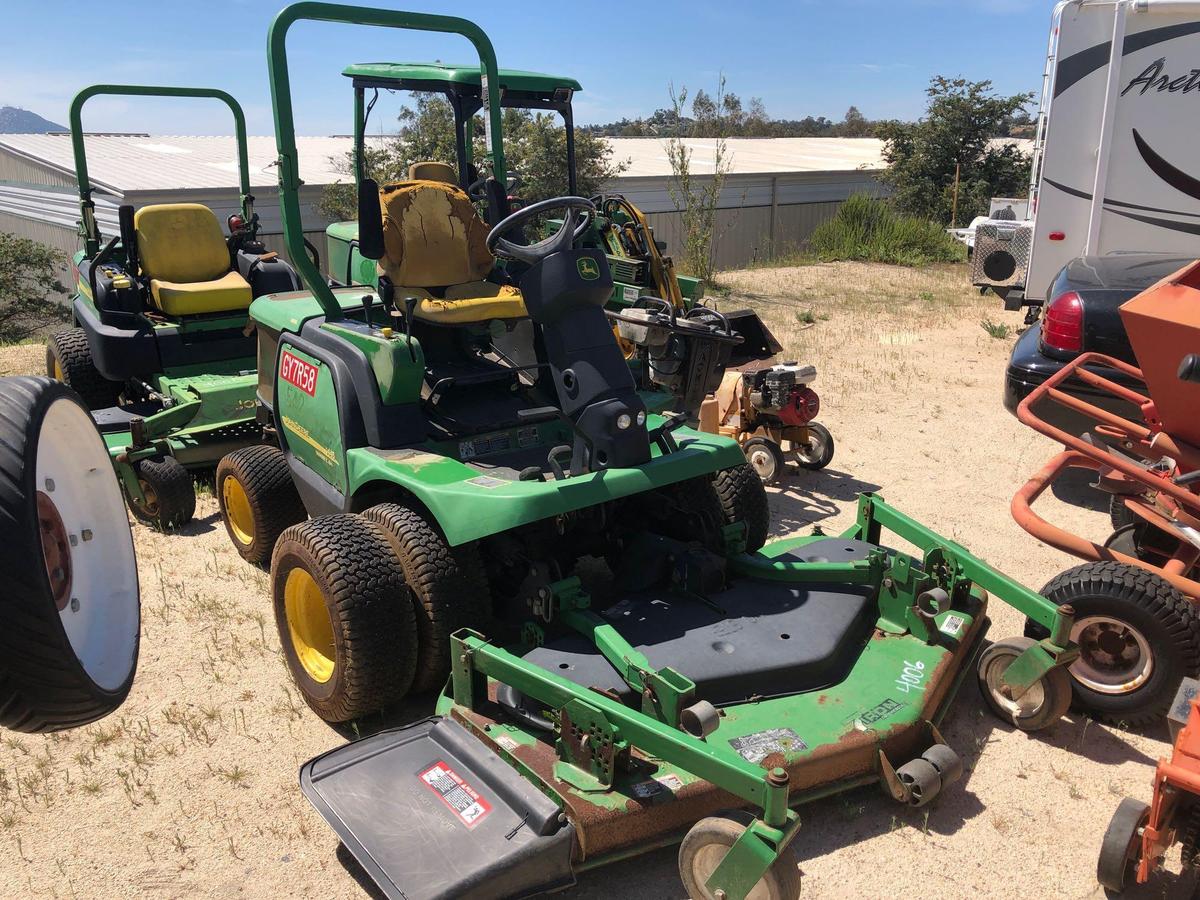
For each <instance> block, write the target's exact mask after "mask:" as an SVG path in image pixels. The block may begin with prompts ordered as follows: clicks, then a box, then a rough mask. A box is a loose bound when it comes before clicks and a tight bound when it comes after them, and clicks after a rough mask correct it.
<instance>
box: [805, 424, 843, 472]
mask: <svg viewBox="0 0 1200 900" xmlns="http://www.w3.org/2000/svg"><path fill="white" fill-rule="evenodd" d="M834 446H835V445H834V441H833V435H832V434H831V433H830V431H829V429H828V428H826V427H825V426H824V425H822V424H821V423H820V422H809V423H808V444H807V445H800V444H797V445H796V462H797V463H799V464H800V466H801V467H803V468H805V469H809V470H810V471H813V472H818V471H820V470H821V469H823V468H825V467H826V466H827V465H829V464H830V463H831V462H833V451H834Z"/></svg>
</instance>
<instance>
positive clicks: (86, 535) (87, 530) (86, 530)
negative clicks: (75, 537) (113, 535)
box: [79, 528, 95, 541]
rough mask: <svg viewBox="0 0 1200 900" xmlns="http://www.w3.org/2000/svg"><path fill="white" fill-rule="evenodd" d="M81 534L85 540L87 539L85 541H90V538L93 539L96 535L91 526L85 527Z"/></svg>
mask: <svg viewBox="0 0 1200 900" xmlns="http://www.w3.org/2000/svg"><path fill="white" fill-rule="evenodd" d="M79 536H80V537H81V538H83V540H85V541H90V540H91V539H92V538H93V537H94V536H95V535H93V534H92V529H90V528H84V529H83V530H82V531H81V532H80V534H79Z"/></svg>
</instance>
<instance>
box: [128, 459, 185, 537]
mask: <svg viewBox="0 0 1200 900" xmlns="http://www.w3.org/2000/svg"><path fill="white" fill-rule="evenodd" d="M133 472H134V475H135V476H137V480H138V483H139V484H140V485H141V488H142V494H143V495H144V496H145V498H146V500H145V502H144V503H143V502H141V501H137V500H134V499H133V498H132V497H130V496H129V493H128V492H126V494H125V499H126V500H127V501H128V502H129V511H130V512H131V513H133V517H134V518H135V519H137V520H138V521H139V522H141V523H142V524H143V525H149V526H150V527H151V528H157V529H158V530H159V531H174V530H175V529H177V528H182V527H183V526H184V525H186V524H187V523H188V522H190V521H192V517H193V516H194V515H195V514H196V485H195V482H193V481H192V473H191V472H189V471H188V470H187V469H185V468H184V467H183V465H182V464H181V463H180V462H179V460H177V459H176V458H175V457H173V456H151V457H148V458H147V459H140V460H138V461H137V462H135V463H134V464H133Z"/></svg>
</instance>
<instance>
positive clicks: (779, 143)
mask: <svg viewBox="0 0 1200 900" xmlns="http://www.w3.org/2000/svg"><path fill="white" fill-rule="evenodd" d="M610 143H611V145H612V148H613V156H614V158H615V159H617V160H621V161H624V160H628V161H629V166H628V168H627V169H626V170H625V171H624V172H623V173H622V177H623V178H640V177H648V178H654V177H662V176H664V175H670V174H671V165H670V161H669V159H668V157H667V151H666V141H665V140H664V139H661V138H613V139H611V140H610ZM684 143H685V144H686V145H687V146H688V147H689V148H691V150H692V161H691V165H692V171H693V173H695V174H697V175H706V174H711V173H712V169H713V149H714V145H715V141H714V140H710V139H701V138H688V139H686V140H685V142H684ZM1018 143H1022V144H1029V145H1031V144H1032V142H1031V141H1024V142H1018ZM296 145H297V149H298V150H299V152H300V177H301V179H302V180H303V181H304V182H305V183H307V184H310V185H318V184H328V183H330V182H333V181H337V180H339V179H341V180H345V179H346V175H345V174H343V173H341V172H339V170H338V169H337V167H336V166H335V164H334V161H335V160H342V159H344V158H345V155H346V153H347V152H348V151H349V150H350V147H351V140H350V138H348V137H297V138H296ZM727 145H728V150H729V154H730V162H731V169H730V171H731V172H732V174H735V175H747V174H770V173H785V172H847V171H854V170H879V169H883V168H884V167H885V165H884V162H883V142H882V141H879V140H877V139H875V138H729V139H728V140H727ZM3 148H8V149H10V150H11V151H13V152H15V153H18V154H20V155H23V156H26V157H28V158H31V159H34V160H37V161H39V162H42V163H44V164H46V165H49V166H52V167H54V168H57V169H60V170H62V171H65V172H67V173H71V174H73V173H74V162H73V158H72V154H71V139H70V137H68V136H67V135H59V134H3V135H0V149H3ZM248 150H249V155H250V183H251V185H253V186H255V187H260V188H262V187H274V186H275V184H276V177H275V168H274V165H275V157H276V150H275V139H274V138H273V137H258V136H256V137H251V138H249V147H248ZM87 154H88V171H89V173H90V174H91V177H92V181H93V183H94V184H95V185H96V186H97V187H105V188H108V189H110V190H113V191H116V192H118V193H124V192H126V191H154V190H175V189H196V188H223V187H229V186H231V185H234V184H236V181H237V150H236V145H235V143H234V139H233V138H232V137H196V136H180V135H152V136H150V137H145V136H128V135H96V136H89V137H88V139H87Z"/></svg>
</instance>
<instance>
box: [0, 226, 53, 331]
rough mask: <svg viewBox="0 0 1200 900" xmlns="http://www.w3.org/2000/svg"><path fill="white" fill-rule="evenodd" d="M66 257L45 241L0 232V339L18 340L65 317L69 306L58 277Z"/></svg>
mask: <svg viewBox="0 0 1200 900" xmlns="http://www.w3.org/2000/svg"><path fill="white" fill-rule="evenodd" d="M65 262H66V257H65V256H64V255H63V254H62V253H60V252H59V251H58V250H55V249H54V248H53V247H47V246H46V245H45V244H39V243H38V242H37V241H31V240H29V239H28V238H22V237H17V236H16V235H15V234H9V233H8V232H0V343H11V342H14V341H21V340H25V339H26V338H29V337H31V336H33V335H35V334H37V333H38V332H39V331H40V330H41V329H43V328H46V327H47V326H49V325H52V324H55V323H58V322H62V321H65V320H66V319H67V317H68V316H69V315H70V309H69V308H68V307H67V306H65V305H64V304H63V303H62V302H61V300H59V299H58V298H59V297H61V296H62V295H64V294H66V293H67V289H66V287H64V286H63V285H62V284H61V283H60V282H59V280H58V270H59V267H60V266H62V265H63V264H65Z"/></svg>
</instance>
